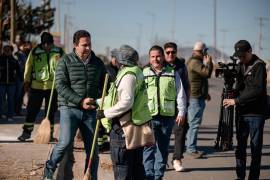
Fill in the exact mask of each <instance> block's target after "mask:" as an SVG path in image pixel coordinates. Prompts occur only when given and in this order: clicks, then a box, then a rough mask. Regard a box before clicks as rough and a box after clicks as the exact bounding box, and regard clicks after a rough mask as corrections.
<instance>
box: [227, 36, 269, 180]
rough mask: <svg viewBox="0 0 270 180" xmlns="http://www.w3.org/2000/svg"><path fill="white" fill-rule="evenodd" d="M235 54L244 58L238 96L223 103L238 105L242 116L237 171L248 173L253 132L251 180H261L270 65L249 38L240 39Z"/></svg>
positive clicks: (238, 126) (240, 175)
mask: <svg viewBox="0 0 270 180" xmlns="http://www.w3.org/2000/svg"><path fill="white" fill-rule="evenodd" d="M234 49H235V53H234V56H235V57H238V58H239V60H240V63H239V70H238V73H237V78H236V90H237V93H238V96H237V97H236V98H235V99H224V100H223V105H224V106H225V107H226V108H227V107H229V106H236V108H237V110H238V113H239V118H238V121H237V122H236V139H237V147H236V150H235V156H236V174H237V178H238V179H240V180H244V179H245V175H246V158H247V157H246V156H247V153H246V148H247V139H248V136H249V135H250V147H251V164H250V171H249V177H248V179H249V180H255V179H259V177H260V166H261V156H262V144H263V128H264V122H265V113H266V107H267V106H266V103H267V102H266V101H267V98H266V93H267V90H266V78H267V74H266V68H265V63H264V62H263V61H262V60H261V59H260V58H259V57H257V56H256V55H255V54H252V48H251V46H250V44H249V42H248V41H246V40H240V41H238V42H237V43H236V44H235V46H234Z"/></svg>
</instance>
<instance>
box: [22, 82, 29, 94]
mask: <svg viewBox="0 0 270 180" xmlns="http://www.w3.org/2000/svg"><path fill="white" fill-rule="evenodd" d="M23 86H24V92H29V90H30V82H24V84H23Z"/></svg>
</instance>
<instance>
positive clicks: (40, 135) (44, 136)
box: [34, 75, 55, 144]
mask: <svg viewBox="0 0 270 180" xmlns="http://www.w3.org/2000/svg"><path fill="white" fill-rule="evenodd" d="M54 86H55V75H54V77H53V84H52V89H51V94H50V99H49V104H48V108H47V113H46V117H45V118H44V119H43V120H42V122H41V123H40V126H39V128H38V130H37V135H36V137H35V139H34V143H36V144H48V143H49V142H50V139H51V122H50V120H49V114H50V110H51V104H52V97H53V92H54Z"/></svg>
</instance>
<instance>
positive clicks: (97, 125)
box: [87, 74, 109, 176]
mask: <svg viewBox="0 0 270 180" xmlns="http://www.w3.org/2000/svg"><path fill="white" fill-rule="evenodd" d="M108 79H109V75H108V74H106V75H105V81H104V85H103V91H102V97H101V103H100V107H99V109H100V110H101V109H103V104H104V99H105V95H106V90H107V84H108ZM99 125H100V119H98V121H97V124H96V129H95V133H94V137H93V143H92V147H91V153H90V158H89V162H88V167H87V171H88V172H89V171H90V168H91V165H92V158H93V155H94V150H95V144H96V141H97V133H98V129H99ZM89 175H90V173H89ZM90 176H91V175H90Z"/></svg>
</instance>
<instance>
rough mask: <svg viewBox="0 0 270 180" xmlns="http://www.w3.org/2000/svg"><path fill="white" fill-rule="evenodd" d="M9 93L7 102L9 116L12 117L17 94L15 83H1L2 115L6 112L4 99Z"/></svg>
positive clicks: (0, 105) (0, 109)
mask: <svg viewBox="0 0 270 180" xmlns="http://www.w3.org/2000/svg"><path fill="white" fill-rule="evenodd" d="M6 95H7V103H8V107H7V109H8V112H7V116H9V117H12V116H13V115H14V95H15V84H9V85H6V84H4V85H2V84H1V85H0V115H2V114H4V112H3V107H2V106H3V100H4V99H5V97H6Z"/></svg>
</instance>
